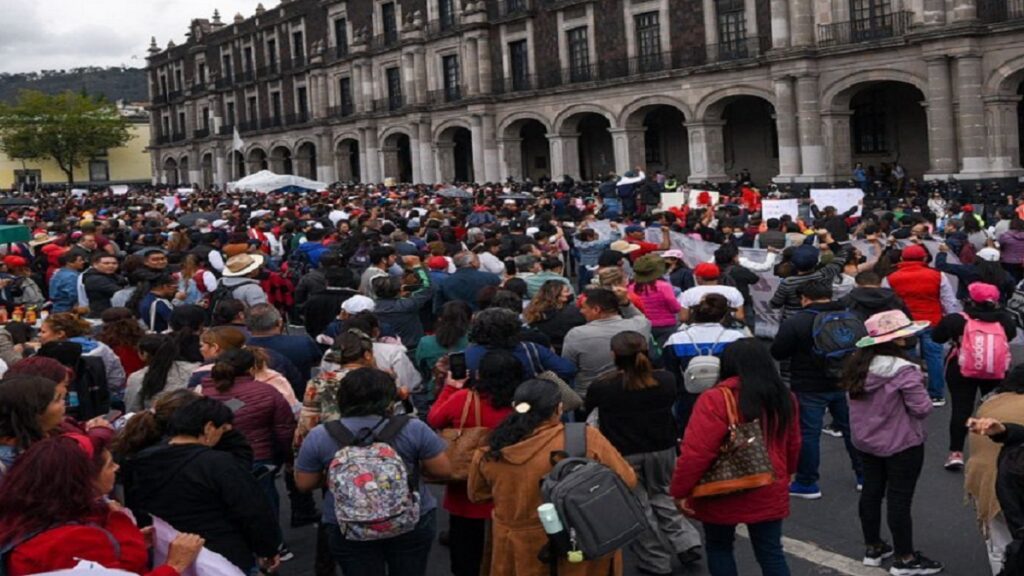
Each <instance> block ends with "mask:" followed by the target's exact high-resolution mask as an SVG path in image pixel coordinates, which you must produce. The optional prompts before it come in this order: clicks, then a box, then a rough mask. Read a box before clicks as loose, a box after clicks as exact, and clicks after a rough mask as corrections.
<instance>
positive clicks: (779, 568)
mask: <svg viewBox="0 0 1024 576" xmlns="http://www.w3.org/2000/svg"><path fill="white" fill-rule="evenodd" d="M747 531H748V532H750V545H751V546H752V547H753V548H754V557H755V558H757V563H758V564H759V565H760V566H761V574H762V575H763V576H789V565H788V564H786V555H785V554H784V553H783V552H782V520H772V521H769V522H758V523H756V524H747ZM735 538H736V525H735V524H728V525H726V524H709V523H707V522H705V523H704V540H705V543H704V552H705V553H706V554H707V557H708V572H709V573H710V574H711V576H738V575H739V572H738V571H737V569H736V558H735V557H734V556H733V553H732V547H733V546H732V545H733V541H734V540H735Z"/></svg>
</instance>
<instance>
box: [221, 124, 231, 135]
mask: <svg viewBox="0 0 1024 576" xmlns="http://www.w3.org/2000/svg"><path fill="white" fill-rule="evenodd" d="M217 133H218V134H220V135H221V136H231V135H232V134H234V133H235V125H234V124H228V125H226V126H221V127H220V130H218V131H217Z"/></svg>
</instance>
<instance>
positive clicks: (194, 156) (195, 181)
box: [186, 119, 203, 186]
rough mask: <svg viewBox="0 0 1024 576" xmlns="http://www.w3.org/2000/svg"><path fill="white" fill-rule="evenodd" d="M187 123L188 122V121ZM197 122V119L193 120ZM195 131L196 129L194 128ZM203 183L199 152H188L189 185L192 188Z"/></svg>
mask: <svg viewBox="0 0 1024 576" xmlns="http://www.w3.org/2000/svg"><path fill="white" fill-rule="evenodd" d="M186 122H187V120H186ZM193 122H195V119H193ZM192 129H193V130H194V129H195V128H194V127H193V128H192ZM202 182H203V167H202V166H201V165H200V163H199V152H198V151H196V150H189V152H188V183H189V185H191V186H201V185H202Z"/></svg>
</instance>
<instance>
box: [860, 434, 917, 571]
mask: <svg viewBox="0 0 1024 576" xmlns="http://www.w3.org/2000/svg"><path fill="white" fill-rule="evenodd" d="M861 456H862V457H863V459H864V490H863V491H862V492H861V493H860V526H861V530H862V531H863V533H864V544H865V545H867V546H871V545H875V544H878V543H879V542H881V541H882V499H883V498H884V499H885V500H886V501H887V502H886V503H887V506H886V518H887V520H888V523H889V532H891V533H892V540H893V542H892V543H893V548H895V551H896V554H898V555H901V556H909V555H910V554H913V553H914V525H913V521H912V520H911V518H910V508H911V505H912V503H913V501H914V489H915V488H916V487H917V479H918V477H919V476H920V475H921V467H922V466H923V465H924V444H920V445H918V446H914V447H912V448H907V449H906V450H904V451H902V452H897V453H896V454H893V455H892V456H888V457H886V458H882V457H879V456H874V455H871V454H866V453H861Z"/></svg>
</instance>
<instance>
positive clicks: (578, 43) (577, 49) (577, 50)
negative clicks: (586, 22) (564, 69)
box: [566, 26, 590, 82]
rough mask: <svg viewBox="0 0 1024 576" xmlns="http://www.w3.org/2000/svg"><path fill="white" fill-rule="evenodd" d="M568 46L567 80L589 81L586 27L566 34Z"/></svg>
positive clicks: (588, 47)
mask: <svg viewBox="0 0 1024 576" xmlns="http://www.w3.org/2000/svg"><path fill="white" fill-rule="evenodd" d="M566 37H567V38H566V40H567V43H568V45H569V80H570V81H571V82H586V81H587V80H590V42H588V40H587V27H586V26H580V27H579V28H573V29H572V30H569V31H568V32H566Z"/></svg>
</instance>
